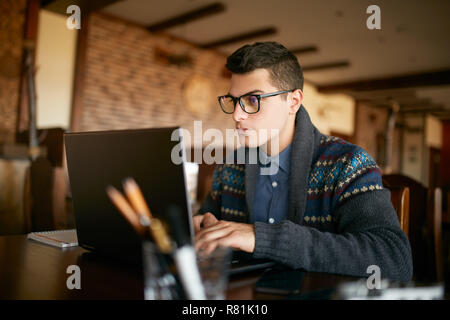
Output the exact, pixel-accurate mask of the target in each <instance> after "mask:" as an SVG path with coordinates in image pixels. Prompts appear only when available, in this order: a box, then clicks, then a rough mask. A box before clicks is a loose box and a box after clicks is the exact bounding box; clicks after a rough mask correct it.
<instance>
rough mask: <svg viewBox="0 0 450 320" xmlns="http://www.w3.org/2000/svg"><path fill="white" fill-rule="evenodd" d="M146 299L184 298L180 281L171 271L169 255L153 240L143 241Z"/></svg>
mask: <svg viewBox="0 0 450 320" xmlns="http://www.w3.org/2000/svg"><path fill="white" fill-rule="evenodd" d="M142 258H143V267H144V299H145V300H178V299H182V298H183V296H182V291H181V288H180V285H179V282H178V281H177V279H176V278H175V276H174V275H173V274H172V273H171V272H170V269H169V264H168V261H167V257H166V256H164V255H162V254H161V252H159V250H158V248H157V247H156V245H155V244H154V243H153V242H151V241H144V242H143V243H142Z"/></svg>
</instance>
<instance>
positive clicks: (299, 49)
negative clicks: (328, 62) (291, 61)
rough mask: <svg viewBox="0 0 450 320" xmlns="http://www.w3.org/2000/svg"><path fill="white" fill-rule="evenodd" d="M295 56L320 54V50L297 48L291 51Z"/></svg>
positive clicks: (315, 48) (312, 47) (306, 47)
mask: <svg viewBox="0 0 450 320" xmlns="http://www.w3.org/2000/svg"><path fill="white" fill-rule="evenodd" d="M289 51H290V52H292V53H293V54H294V55H302V54H306V53H315V52H318V51H319V49H318V48H317V47H316V46H305V47H296V48H294V49H290V50H289Z"/></svg>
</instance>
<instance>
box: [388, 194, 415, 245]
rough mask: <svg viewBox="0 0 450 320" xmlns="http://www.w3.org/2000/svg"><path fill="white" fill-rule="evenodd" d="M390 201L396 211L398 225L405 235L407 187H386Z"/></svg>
mask: <svg viewBox="0 0 450 320" xmlns="http://www.w3.org/2000/svg"><path fill="white" fill-rule="evenodd" d="M386 187H387V188H388V189H389V191H391V202H392V205H393V207H394V209H395V212H397V216H398V220H399V222H400V226H401V228H402V230H403V232H404V233H405V234H406V236H408V235H409V187H388V186H386Z"/></svg>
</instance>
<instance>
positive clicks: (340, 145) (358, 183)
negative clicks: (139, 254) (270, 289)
mask: <svg viewBox="0 0 450 320" xmlns="http://www.w3.org/2000/svg"><path fill="white" fill-rule="evenodd" d="M226 67H227V68H228V70H230V71H231V73H232V76H231V83H230V90H229V92H228V94H226V95H224V96H221V97H219V98H218V99H219V105H220V107H221V109H222V111H223V112H225V113H228V114H230V115H232V117H233V119H234V121H235V123H236V129H237V131H238V133H239V139H240V142H241V144H242V145H244V146H245V148H246V150H247V151H248V150H252V149H253V150H254V148H258V149H259V150H261V152H259V154H260V155H261V157H260V158H264V159H263V161H262V160H261V159H259V160H260V161H259V162H258V163H256V164H251V163H248V162H246V163H245V164H227V163H225V164H218V165H217V167H216V170H215V172H214V175H213V183H212V191H211V193H210V194H209V195H208V197H207V199H206V201H205V203H204V204H203V206H202V208H201V209H200V211H199V214H198V215H196V216H195V217H194V228H195V232H196V236H195V240H196V243H195V246H196V249H197V250H204V251H206V252H211V251H212V250H214V249H215V248H216V247H217V246H219V245H221V246H228V247H232V248H234V249H238V250H242V251H245V252H249V253H252V254H253V256H254V257H255V258H270V259H273V260H276V261H279V262H281V263H284V264H286V265H288V266H291V267H293V268H303V269H305V270H308V271H314V272H329V273H336V274H346V275H354V276H368V274H367V268H368V267H369V266H371V265H376V266H378V267H380V270H381V277H383V278H389V279H392V280H402V281H408V280H410V279H411V277H412V258H411V248H410V245H409V241H408V239H407V237H406V235H405V234H404V233H403V231H402V230H401V228H400V224H399V222H398V218H397V215H396V213H395V211H394V209H393V207H392V204H391V201H390V193H389V191H388V190H386V189H384V188H383V185H382V182H381V173H380V169H379V168H378V166H377V164H376V163H375V161H374V160H373V159H372V158H371V157H370V155H369V154H367V153H366V152H365V151H364V150H362V149H361V148H360V147H358V146H355V145H353V144H350V143H348V142H346V141H343V140H341V139H338V138H335V137H331V136H326V135H323V134H321V133H320V132H319V131H318V130H317V129H316V128H315V127H314V125H313V124H312V123H311V120H310V118H309V116H308V113H307V112H306V110H305V109H304V107H303V106H302V100H303V92H302V89H303V75H302V70H301V67H300V65H299V64H298V61H297V58H296V57H295V56H294V55H293V54H292V53H291V52H289V51H288V50H287V49H286V48H285V47H283V46H282V45H280V44H278V43H274V42H264V43H255V44H253V45H246V46H244V47H242V48H240V49H238V50H237V51H236V52H234V53H233V54H232V55H231V56H230V57H228V59H227V64H226ZM261 132H267V133H268V134H261ZM273 139H276V142H277V143H276V144H275V145H276V146H278V148H276V149H277V150H272V149H273V147H272V146H273V145H274V144H272V142H273ZM274 162H275V163H276V167H277V168H278V170H275V171H274V173H273V174H268V175H267V174H266V175H263V174H261V169H262V167H264V166H267V163H269V164H272V163H274Z"/></svg>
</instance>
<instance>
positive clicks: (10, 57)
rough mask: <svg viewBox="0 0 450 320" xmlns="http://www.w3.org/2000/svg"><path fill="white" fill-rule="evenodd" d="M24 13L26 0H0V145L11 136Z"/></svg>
mask: <svg viewBox="0 0 450 320" xmlns="http://www.w3.org/2000/svg"><path fill="white" fill-rule="evenodd" d="M25 10H26V0H1V1H0V143H4V142H13V141H14V136H15V128H16V119H17V108H18V102H19V85H20V72H21V63H22V41H23V33H24V22H25V13H26V12H25Z"/></svg>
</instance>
